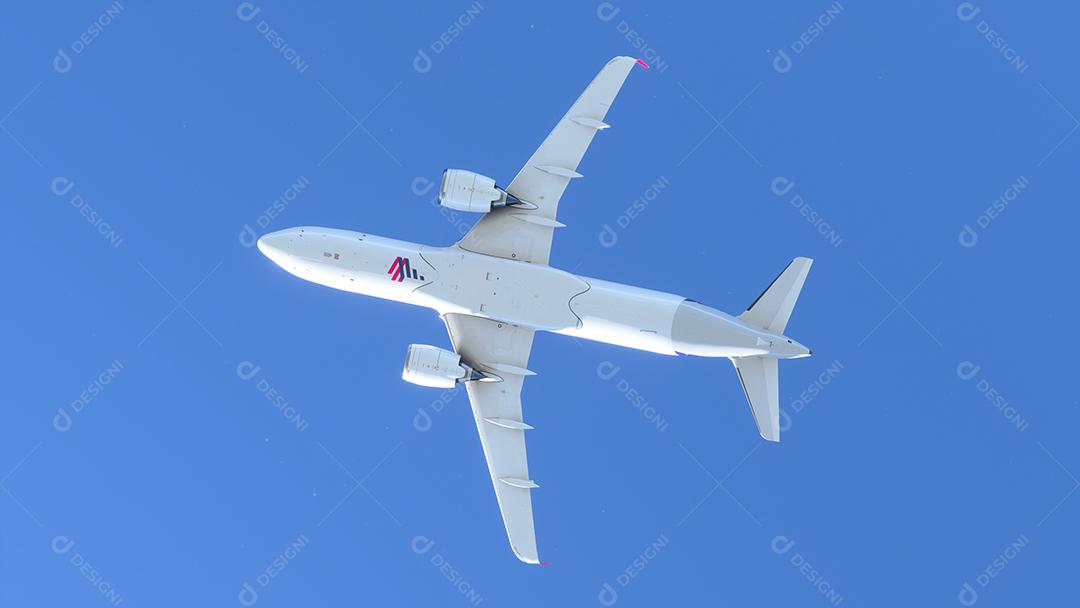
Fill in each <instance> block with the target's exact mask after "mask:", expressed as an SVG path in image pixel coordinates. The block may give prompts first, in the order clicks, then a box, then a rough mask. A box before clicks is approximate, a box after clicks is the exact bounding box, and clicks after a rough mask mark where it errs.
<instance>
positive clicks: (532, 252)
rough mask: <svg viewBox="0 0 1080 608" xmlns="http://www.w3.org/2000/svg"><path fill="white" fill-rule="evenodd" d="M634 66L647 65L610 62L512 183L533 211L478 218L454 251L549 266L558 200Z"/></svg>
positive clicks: (509, 211) (518, 210) (503, 211)
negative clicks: (459, 250)
mask: <svg viewBox="0 0 1080 608" xmlns="http://www.w3.org/2000/svg"><path fill="white" fill-rule="evenodd" d="M637 63H640V64H641V65H645V63H644V62H642V61H640V60H638V59H634V58H633V57H616V58H614V59H612V60H611V61H609V62H608V63H607V65H605V66H604V67H603V69H601V70H600V73H599V74H597V75H596V78H594V79H593V81H592V83H591V84H589V86H588V87H587V88H586V89H585V91H584V92H583V93H582V94H581V96H580V97H578V99H577V101H575V102H574V105H572V106H570V110H569V111H567V112H566V115H564V116H563V117H562V119H561V120H560V121H559V123H558V124H556V125H555V128H554V129H552V131H551V133H549V134H548V136H547V138H546V139H545V140H544V143H542V144H540V147H539V148H537V150H536V152H534V153H533V155H532V157H531V158H530V159H529V162H527V163H525V166H524V167H522V168H521V171H519V172H518V174H517V177H515V178H514V181H512V182H510V185H509V186H508V187H507V188H506V191H507V192H508V193H510V194H512V195H514V196H515V197H517V198H518V199H520V200H522V201H525V202H527V203H532V204H533V205H535V206H536V209H524V208H522V207H500V208H496V209H493V210H492V211H491V213H488V214H487V215H485V216H484V217H482V218H480V221H478V222H477V223H476V225H475V226H473V227H472V230H470V231H469V233H468V234H466V235H465V238H463V239H461V241H459V242H458V247H461V248H462V249H466V250H468V251H474V252H476V253H483V254H486V255H493V256H496V257H500V258H507V259H512V260H520V261H524V262H533V263H536V264H547V263H548V259H549V258H550V256H551V237H552V233H553V232H554V231H555V228H558V227H561V226H562V224H560V223H559V222H558V221H557V220H556V212H557V211H558V207H559V199H561V198H562V195H563V191H565V190H566V186H567V185H568V184H569V183H570V180H571V179H573V178H575V177H581V174H580V173H578V172H577V168H578V164H579V163H581V159H582V157H584V156H585V151H586V150H588V149H589V144H591V143H592V140H593V136H594V135H596V132H597V131H600V130H603V129H606V128H608V125H607V124H605V123H604V117H605V116H607V112H608V108H610V107H611V104H612V102H614V101H615V96H616V95H618V94H619V90H620V89H622V85H623V82H625V81H626V77H627V76H628V75H629V74H630V70H631V69H632V68H633V67H634V64H637ZM645 67H648V66H647V65H646V66H645Z"/></svg>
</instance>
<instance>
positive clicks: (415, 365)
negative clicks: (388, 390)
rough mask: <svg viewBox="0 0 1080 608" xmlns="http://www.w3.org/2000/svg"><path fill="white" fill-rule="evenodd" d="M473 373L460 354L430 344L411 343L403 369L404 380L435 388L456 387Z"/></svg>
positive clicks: (402, 376)
mask: <svg viewBox="0 0 1080 608" xmlns="http://www.w3.org/2000/svg"><path fill="white" fill-rule="evenodd" d="M471 374H472V370H471V369H469V367H468V366H466V365H462V363H461V356H460V355H458V354H457V353H454V352H450V351H448V350H445V349H442V348H439V347H437V346H430V345H428V344H410V345H409V350H408V352H407V353H406V355H405V367H404V368H403V369H402V370H401V378H402V380H404V381H406V382H411V383H412V384H419V385H420V386H430V387H433V388H454V386H455V385H457V383H458V382H461V381H463V380H466V379H468V378H469V376H470V375H471Z"/></svg>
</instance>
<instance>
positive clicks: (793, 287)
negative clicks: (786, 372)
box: [736, 258, 814, 439]
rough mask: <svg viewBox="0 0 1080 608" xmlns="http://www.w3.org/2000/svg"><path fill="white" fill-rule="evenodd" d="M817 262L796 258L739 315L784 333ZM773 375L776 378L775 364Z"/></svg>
mask: <svg viewBox="0 0 1080 608" xmlns="http://www.w3.org/2000/svg"><path fill="white" fill-rule="evenodd" d="M813 263H814V260H811V259H810V258H795V259H794V260H792V261H791V263H790V264H788V266H787V268H785V269H784V272H781V273H780V276H778V277H776V278H775V279H773V282H772V283H770V284H769V286H768V287H766V288H765V291H763V292H761V295H760V296H758V297H757V299H756V300H754V303H753V304H751V305H750V308H747V309H746V312H744V313H743V314H741V315H739V318H740V319H742V320H743V321H746V322H747V323H750V324H751V325H756V326H758V327H761V328H763V329H765V330H766V331H770V332H772V333H774V334H783V333H784V328H785V327H787V323H788V319H790V318H791V310H792V309H793V308H795V300H797V299H799V292H800V291H802V287H803V283H804V282H805V281H806V274H807V273H808V272H810V265H811V264H813ZM737 365H738V364H736V366H737ZM773 378H774V379H775V378H776V367H775V365H774V367H773ZM747 394H749V392H748V393H747ZM766 439H767V438H766Z"/></svg>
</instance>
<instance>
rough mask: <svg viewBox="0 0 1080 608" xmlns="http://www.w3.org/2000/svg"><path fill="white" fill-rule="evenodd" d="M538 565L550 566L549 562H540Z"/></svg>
mask: <svg viewBox="0 0 1080 608" xmlns="http://www.w3.org/2000/svg"><path fill="white" fill-rule="evenodd" d="M538 565H540V566H550V565H551V562H540V563H539V564H538Z"/></svg>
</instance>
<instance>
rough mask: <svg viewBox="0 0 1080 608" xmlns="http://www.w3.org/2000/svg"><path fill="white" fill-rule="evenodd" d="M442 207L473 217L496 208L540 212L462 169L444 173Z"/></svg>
mask: <svg viewBox="0 0 1080 608" xmlns="http://www.w3.org/2000/svg"><path fill="white" fill-rule="evenodd" d="M439 204H440V205H442V206H443V207H449V208H450V209H456V210H457V211H467V212H469V213H490V212H491V210H492V209H493V208H495V207H504V206H507V205H509V206H513V207H521V208H523V209H536V205H533V204H531V203H527V202H525V201H523V200H520V199H518V198H517V197H515V196H514V195H513V194H510V193H508V192H507V191H506V190H503V189H502V188H500V187H498V186H496V185H495V180H494V179H492V178H490V177H486V176H484V175H480V174H479V173H473V172H472V171H464V170H462V169H447V170H446V171H443V175H442V181H441V182H440V183H439Z"/></svg>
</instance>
